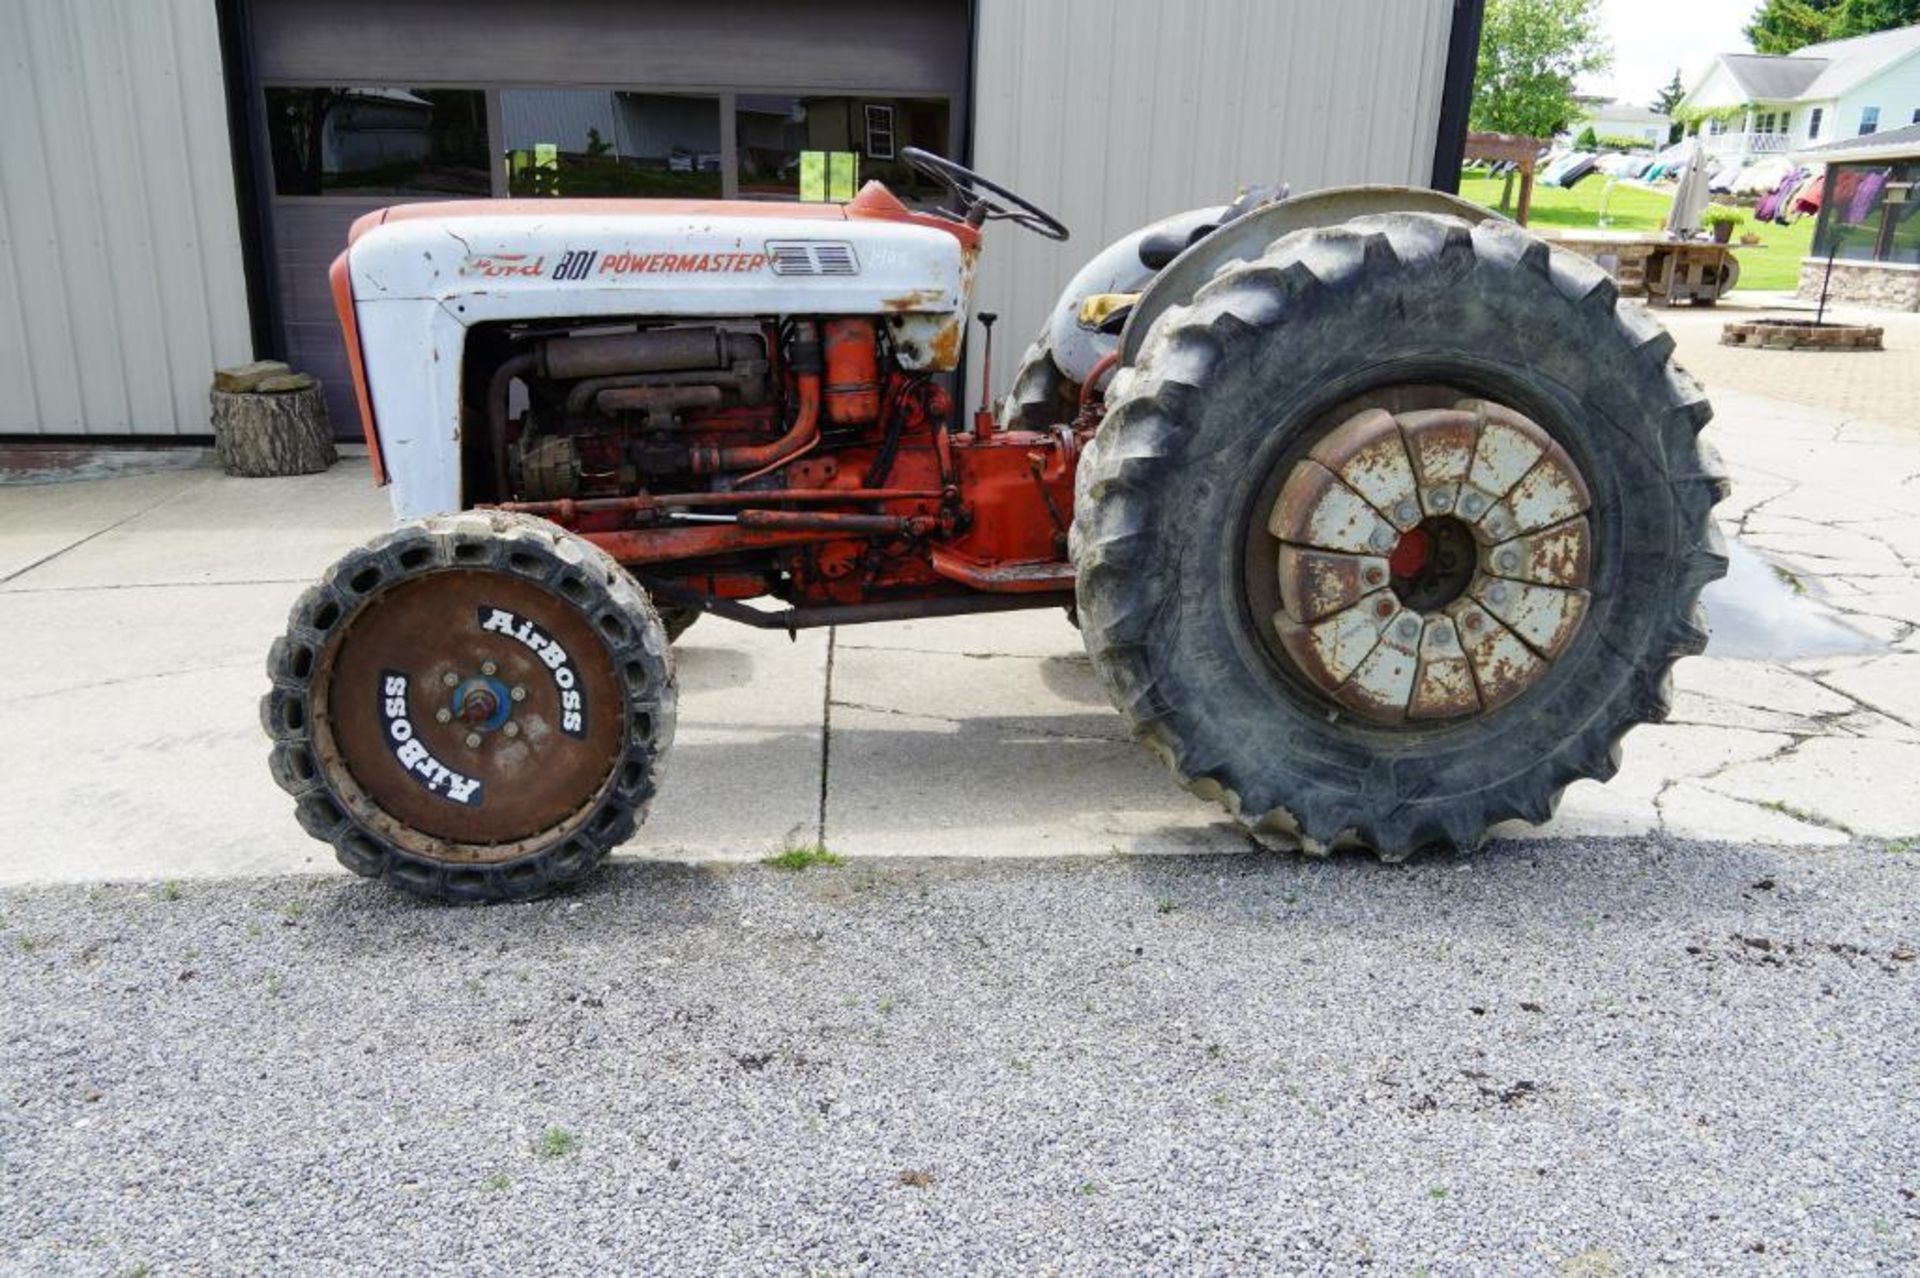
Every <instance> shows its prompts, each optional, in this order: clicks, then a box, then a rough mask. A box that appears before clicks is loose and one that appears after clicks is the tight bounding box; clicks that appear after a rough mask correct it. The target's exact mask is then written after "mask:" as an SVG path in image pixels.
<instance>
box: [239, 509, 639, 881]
mask: <svg viewBox="0 0 1920 1278" xmlns="http://www.w3.org/2000/svg"><path fill="white" fill-rule="evenodd" d="M267 672H268V675H269V677H270V678H271V679H272V681H273V687H272V689H271V690H270V691H269V692H268V693H267V695H266V697H265V699H264V700H263V701H262V703H261V718H262V721H263V723H264V724H265V726H266V730H267V734H268V736H269V737H271V738H272V740H273V751H272V759H271V762H272V768H273V776H274V779H275V780H276V781H277V782H278V783H279V784H280V786H281V788H282V789H284V790H286V791H287V792H288V793H289V794H291V795H292V796H293V797H294V799H295V801H296V807H295V812H296V815H297V816H298V817H299V820H300V824H301V825H302V826H303V827H304V828H305V829H306V831H307V832H308V833H309V834H311V835H312V836H313V837H314V838H316V839H319V840H321V841H322V842H325V843H328V844H330V845H332V847H333V848H334V851H335V853H336V854H337V856H338V857H339V859H340V861H341V863H342V864H343V865H345V866H346V867H347V868H348V869H350V870H352V871H354V872H355V873H357V874H363V875H368V876H372V877H381V876H384V877H386V878H388V879H390V880H391V881H393V882H394V883H396V884H398V885H399V886H400V887H403V888H406V889H407V890H409V891H412V892H416V893H419V894H421V895H424V896H429V897H435V898H439V899H443V900H464V901H498V900H507V899H515V898H524V897H531V896H538V895H540V894H541V893H543V892H546V891H547V890H549V889H551V888H553V887H555V886H558V885H560V884H563V883H567V882H570V881H573V880H575V879H578V878H580V877H582V876H583V875H585V874H587V873H588V872H589V871H591V870H592V869H593V868H594V867H595V866H597V865H599V863H600V862H601V861H602V860H604V859H605V858H606V856H607V854H608V852H609V851H611V850H612V849H613V848H614V847H615V846H617V845H618V844H620V843H621V842H623V841H624V840H626V839H627V838H628V837H630V836H631V835H632V833H633V830H634V827H635V825H636V824H637V822H638V821H639V820H641V819H642V818H643V817H644V816H645V813H646V807H647V803H648V802H649V800H651V799H652V797H653V794H654V790H655V788H656V786H657V784H658V780H659V771H660V764H661V760H662V758H663V756H664V755H665V753H666V751H667V747H668V745H669V743H670V742H671V741H672V739H673V723H674V685H673V668H672V663H671V659H670V657H669V655H668V648H667V635H666V630H665V628H664V627H663V625H662V624H661V621H660V618H659V617H658V615H657V614H656V613H655V612H654V610H653V607H652V606H651V605H650V604H649V603H648V601H647V599H646V596H645V595H643V594H642V593H641V591H640V589H639V588H638V586H636V585H635V584H634V582H633V579H632V578H631V577H629V576H628V575H627V573H626V572H625V570H623V569H622V568H621V567H620V566H619V565H618V564H617V563H615V562H614V561H613V560H612V559H610V558H609V557H608V556H607V555H606V554H604V553H603V552H602V551H600V550H599V549H598V548H597V547H595V546H593V545H592V544H590V543H588V542H586V541H583V540H581V539H580V538H578V537H575V536H573V535H571V534H569V533H567V532H565V531H563V530H561V529H560V528H557V527H555V526H554V525H552V524H549V523H547V522H545V521H544V520H539V519H532V518H529V517H527V516H523V515H509V514H504V513H500V512H469V513H466V514H460V515H452V516H446V517H440V518H434V519H427V520H423V521H421V522H418V523H412V524H406V525H403V526H402V527H400V528H397V529H395V530H394V531H393V532H391V533H388V534H386V535H385V536H383V537H379V538H377V539H375V540H374V541H372V542H370V543H368V544H367V545H366V546H364V547H361V548H360V549H357V550H354V551H352V552H351V553H349V554H348V555H346V556H345V557H344V558H342V559H341V560H340V561H339V562H338V563H337V564H335V565H334V566H333V567H332V568H331V569H330V570H328V572H327V573H326V575H325V576H324V577H323V578H322V579H321V580H320V582H319V583H318V584H317V585H315V586H313V587H312V588H311V589H309V590H308V591H307V592H306V593H305V594H304V595H302V596H301V597H300V599H299V601H298V602H297V603H296V604H295V605H294V608H293V612H292V615H291V617H290V618H289V620H288V625H287V632H286V634H285V635H283V636H282V637H281V638H280V639H279V640H277V641H276V642H275V643H274V645H273V649H272V651H271V653H270V654H269V656H268V659H267Z"/></svg>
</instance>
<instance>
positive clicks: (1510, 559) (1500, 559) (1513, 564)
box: [1493, 550, 1520, 572]
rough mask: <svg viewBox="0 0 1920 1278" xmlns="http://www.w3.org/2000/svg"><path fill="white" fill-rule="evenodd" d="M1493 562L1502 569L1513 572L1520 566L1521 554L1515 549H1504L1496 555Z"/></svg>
mask: <svg viewBox="0 0 1920 1278" xmlns="http://www.w3.org/2000/svg"><path fill="white" fill-rule="evenodd" d="M1493 562H1494V563H1495V564H1496V565H1498V566H1499V568H1500V571H1502V572H1512V571H1513V570H1514V569H1515V568H1518V567H1519V566H1520V556H1519V554H1518V553H1517V552H1515V551H1511V550H1503V551H1501V552H1500V553H1499V554H1498V555H1497V556H1495V557H1494V561H1493Z"/></svg>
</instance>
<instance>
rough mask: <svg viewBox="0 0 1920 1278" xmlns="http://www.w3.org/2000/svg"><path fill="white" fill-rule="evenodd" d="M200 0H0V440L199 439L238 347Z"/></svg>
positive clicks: (243, 317)
mask: <svg viewBox="0 0 1920 1278" xmlns="http://www.w3.org/2000/svg"><path fill="white" fill-rule="evenodd" d="M223 92H224V89H223V86H222V81H221V65H220V44H219V33H218V30H217V28H216V26H215V21H214V6H213V0H0V435H160V436H165V435H204V434H206V433H207V432H208V430H209V427H208V423H207V384H208V382H209V381H210V380H211V377H212V372H213V368H214V366H215V365H216V364H229V363H235V362H239V361H244V360H246V359H248V358H250V356H251V354H252V349H253V341H252V337H251V331H250V328H249V321H248V314H247V298H246V283H245V275H244V266H243V263H242V257H241V251H240V232H239V224H238V219H237V215H236V206H235V197H234V185H233V170H232V159H231V153H230V151H229V143H228V133H227V115H226V104H225V100H224V98H223V96H222V94H223Z"/></svg>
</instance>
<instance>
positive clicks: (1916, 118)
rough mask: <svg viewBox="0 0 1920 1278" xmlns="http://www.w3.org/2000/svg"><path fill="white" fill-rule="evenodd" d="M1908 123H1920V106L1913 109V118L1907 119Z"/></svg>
mask: <svg viewBox="0 0 1920 1278" xmlns="http://www.w3.org/2000/svg"><path fill="white" fill-rule="evenodd" d="M1907 123H1909V124H1920V107H1915V108H1914V109H1913V119H1911V120H1909V121H1907Z"/></svg>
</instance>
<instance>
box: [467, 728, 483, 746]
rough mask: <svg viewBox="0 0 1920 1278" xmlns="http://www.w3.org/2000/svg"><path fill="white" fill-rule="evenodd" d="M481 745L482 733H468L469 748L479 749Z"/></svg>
mask: <svg viewBox="0 0 1920 1278" xmlns="http://www.w3.org/2000/svg"><path fill="white" fill-rule="evenodd" d="M479 747H480V734H479V733H477V732H469V733H468V734H467V749H469V750H477V749H479Z"/></svg>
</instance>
